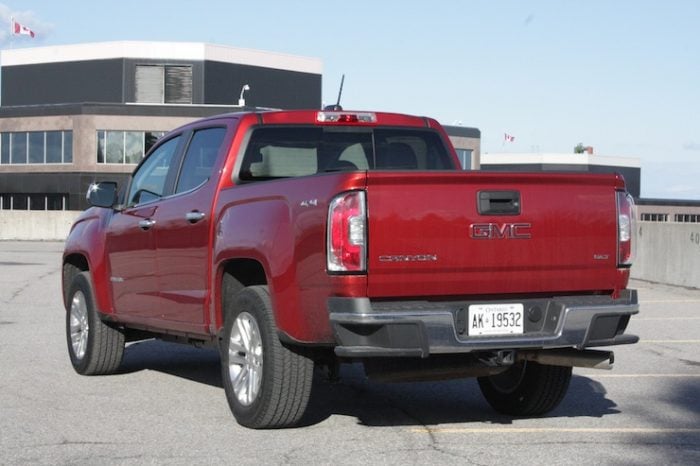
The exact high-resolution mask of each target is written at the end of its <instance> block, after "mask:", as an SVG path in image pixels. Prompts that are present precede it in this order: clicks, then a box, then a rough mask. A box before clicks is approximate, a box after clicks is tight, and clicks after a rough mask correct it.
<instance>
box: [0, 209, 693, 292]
mask: <svg viewBox="0 0 700 466" xmlns="http://www.w3.org/2000/svg"><path fill="white" fill-rule="evenodd" d="M79 214H80V212H73V211H37V210H32V211H23V210H0V240H43V241H48V240H58V241H62V240H64V239H66V237H67V236H68V232H69V231H70V226H71V225H72V224H73V222H74V221H75V219H76V217H77V216H78V215H79ZM637 227H638V231H639V236H638V243H637V259H636V260H635V263H634V267H632V277H633V278H638V279H641V280H648V281H653V282H658V283H665V284H668V285H677V286H687V287H692V288H700V224H692V223H661V222H659V223H655V222H639V223H638V224H637Z"/></svg>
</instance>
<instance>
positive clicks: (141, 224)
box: [139, 218, 156, 230]
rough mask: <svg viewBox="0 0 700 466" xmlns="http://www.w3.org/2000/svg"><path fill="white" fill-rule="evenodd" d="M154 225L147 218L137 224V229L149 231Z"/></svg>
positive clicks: (153, 222)
mask: <svg viewBox="0 0 700 466" xmlns="http://www.w3.org/2000/svg"><path fill="white" fill-rule="evenodd" d="M155 224H156V221H155V220H153V219H150V218H147V219H146V220H141V221H140V222H139V228H141V229H142V230H150V229H151V227H152V226H153V225H155Z"/></svg>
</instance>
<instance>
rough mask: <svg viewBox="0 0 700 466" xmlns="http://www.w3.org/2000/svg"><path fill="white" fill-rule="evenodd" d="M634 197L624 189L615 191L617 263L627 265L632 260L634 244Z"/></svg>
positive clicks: (622, 265)
mask: <svg viewBox="0 0 700 466" xmlns="http://www.w3.org/2000/svg"><path fill="white" fill-rule="evenodd" d="M635 235H636V226H635V208H634V199H633V198H632V196H630V195H629V194H628V193H626V192H624V191H618V192H617V264H618V266H620V267H629V266H630V265H632V261H634V250H635V246H636V238H635Z"/></svg>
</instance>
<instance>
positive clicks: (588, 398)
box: [304, 365, 619, 427]
mask: <svg viewBox="0 0 700 466" xmlns="http://www.w3.org/2000/svg"><path fill="white" fill-rule="evenodd" d="M319 379H320V380H319ZM616 408H617V405H616V404H615V402H614V401H612V400H609V399H608V398H607V397H606V390H605V388H604V387H603V386H602V385H601V384H600V383H598V382H596V381H594V380H591V379H589V378H586V377H580V376H574V378H573V379H572V381H571V386H570V388H569V392H568V394H567V396H566V398H565V399H564V401H563V402H562V403H561V405H559V407H558V408H557V409H555V410H554V411H552V412H551V413H549V414H548V415H547V416H544V417H552V418H556V417H596V418H601V417H603V416H607V415H612V414H617V413H619V410H617V409H616ZM333 415H345V416H353V417H355V418H357V420H358V423H360V424H363V425H367V426H417V427H420V426H435V425H441V424H453V423H469V422H474V423H491V424H499V425H506V424H512V423H513V421H514V419H515V418H513V417H511V416H505V415H501V414H499V413H497V412H495V411H494V410H493V409H492V408H491V407H490V406H489V405H488V404H487V402H486V400H485V399H484V398H483V396H482V395H481V391H480V389H479V386H478V384H477V381H476V379H473V378H472V379H458V380H449V381H438V382H414V383H376V382H372V381H371V380H367V379H366V378H365V377H364V371H363V370H362V367H361V366H360V365H352V366H348V367H344V368H343V369H342V371H341V380H340V382H337V383H333V382H330V381H328V380H327V379H323V378H318V377H317V379H316V380H315V383H314V391H313V393H312V398H311V402H310V406H309V409H308V411H307V416H306V419H305V422H304V425H313V424H318V423H320V422H322V421H324V420H325V419H327V418H329V417H331V416H333Z"/></svg>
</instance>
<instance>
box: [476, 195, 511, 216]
mask: <svg viewBox="0 0 700 466" xmlns="http://www.w3.org/2000/svg"><path fill="white" fill-rule="evenodd" d="M477 206H478V210H479V214H481V215H520V191H479V192H478V194H477Z"/></svg>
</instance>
